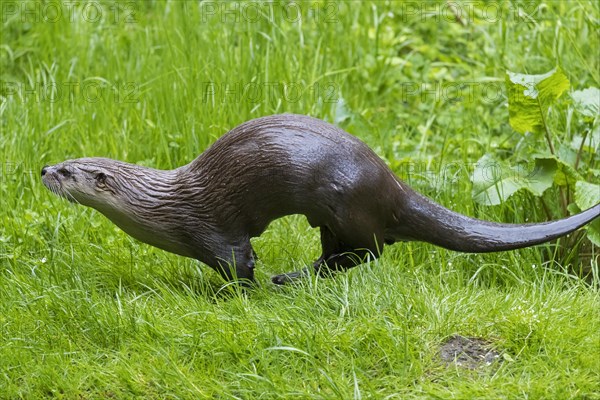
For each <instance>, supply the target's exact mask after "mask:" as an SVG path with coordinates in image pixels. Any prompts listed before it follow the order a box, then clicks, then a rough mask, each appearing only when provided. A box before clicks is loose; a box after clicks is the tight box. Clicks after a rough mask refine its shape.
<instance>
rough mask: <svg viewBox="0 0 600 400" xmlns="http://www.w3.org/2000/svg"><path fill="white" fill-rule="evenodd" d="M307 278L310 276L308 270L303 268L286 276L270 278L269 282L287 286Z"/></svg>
mask: <svg viewBox="0 0 600 400" xmlns="http://www.w3.org/2000/svg"><path fill="white" fill-rule="evenodd" d="M308 276H310V272H309V271H308V268H304V269H302V270H301V271H296V272H288V273H287V274H281V275H275V276H272V277H271V281H272V282H273V283H274V284H276V285H287V284H290V283H294V282H296V281H298V280H299V279H303V278H306V277H308Z"/></svg>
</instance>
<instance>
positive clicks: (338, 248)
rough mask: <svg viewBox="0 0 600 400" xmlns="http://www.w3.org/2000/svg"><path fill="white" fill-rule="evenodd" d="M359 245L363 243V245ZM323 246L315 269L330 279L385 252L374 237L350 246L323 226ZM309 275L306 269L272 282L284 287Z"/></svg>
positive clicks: (277, 276)
mask: <svg viewBox="0 0 600 400" xmlns="http://www.w3.org/2000/svg"><path fill="white" fill-rule="evenodd" d="M358 243H363V245H359V244H358ZM321 246H322V247H323V253H322V255H321V257H319V259H318V260H317V261H315V262H314V263H313V268H314V270H315V272H316V273H317V274H318V275H319V276H322V277H330V276H332V275H333V274H334V273H335V272H341V271H345V270H347V269H349V268H352V267H355V266H357V265H360V264H364V263H365V262H367V261H371V260H373V259H375V258H377V257H378V256H379V254H380V253H381V251H382V250H383V241H381V240H378V239H377V238H376V236H373V237H372V238H370V239H367V238H362V240H358V241H353V245H348V244H346V243H344V242H343V241H341V240H340V239H339V238H338V237H337V236H336V235H334V234H333V232H332V231H331V230H330V229H329V228H327V227H324V226H323V227H321ZM308 275H309V270H308V269H307V268H304V269H302V270H301V271H296V272H289V273H286V274H280V275H275V276H273V277H272V278H271V281H272V282H273V283H275V284H277V285H284V284H287V283H291V282H293V281H295V280H298V279H301V278H304V277H306V276H308Z"/></svg>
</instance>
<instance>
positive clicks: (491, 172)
mask: <svg viewBox="0 0 600 400" xmlns="http://www.w3.org/2000/svg"><path fill="white" fill-rule="evenodd" d="M556 165H557V164H556V160H554V159H552V158H538V159H536V160H535V167H534V168H533V170H530V169H528V168H524V167H522V166H519V167H510V166H509V165H508V164H507V163H506V162H504V161H500V160H495V159H493V158H492V157H491V156H489V155H485V156H483V157H482V158H481V159H480V160H479V161H478V162H477V164H476V166H475V170H474V171H473V175H472V178H471V181H472V182H473V199H474V200H475V201H476V202H477V203H480V204H485V205H497V204H500V203H502V202H503V201H506V200H507V199H508V198H509V197H510V196H512V195H513V194H514V193H516V192H517V191H519V190H523V189H524V190H527V191H529V192H531V193H532V194H534V195H535V196H541V195H542V194H543V193H544V191H545V190H546V189H548V188H549V187H550V186H552V183H553V182H554V175H555V173H556V170H557V166H556Z"/></svg>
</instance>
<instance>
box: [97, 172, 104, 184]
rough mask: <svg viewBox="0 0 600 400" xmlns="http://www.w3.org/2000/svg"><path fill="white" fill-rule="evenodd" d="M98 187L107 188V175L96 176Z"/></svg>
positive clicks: (102, 173)
mask: <svg viewBox="0 0 600 400" xmlns="http://www.w3.org/2000/svg"><path fill="white" fill-rule="evenodd" d="M96 185H98V186H99V187H104V186H106V174H105V173H104V172H99V173H97V174H96Z"/></svg>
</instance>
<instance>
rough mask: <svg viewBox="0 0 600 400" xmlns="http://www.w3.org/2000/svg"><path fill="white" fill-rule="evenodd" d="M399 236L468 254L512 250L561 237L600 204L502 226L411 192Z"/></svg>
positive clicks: (597, 211) (593, 215)
mask: <svg viewBox="0 0 600 400" xmlns="http://www.w3.org/2000/svg"><path fill="white" fill-rule="evenodd" d="M403 209H404V213H403V217H404V218H403V219H404V220H405V221H406V222H407V223H406V225H403V226H402V227H400V229H401V232H399V233H400V236H401V237H402V239H404V240H406V239H408V240H418V241H424V242H428V243H432V244H435V245H437V246H441V247H444V248H446V249H450V250H455V251H462V252H468V253H488V252H494V251H503V250H514V249H520V248H523V247H528V246H533V245H536V244H540V243H544V242H548V241H550V240H553V239H556V238H559V237H561V236H564V235H566V234H568V233H570V232H572V231H574V230H576V229H578V228H580V227H582V226H583V225H585V224H587V223H589V222H591V221H592V220H594V219H596V218H598V217H600V203H598V204H596V205H595V206H594V207H592V208H590V209H588V210H586V211H583V212H582V213H579V214H577V215H573V216H571V217H567V218H564V219H560V220H557V221H550V222H544V223H534V224H502V223H495V222H488V221H482V220H478V219H475V218H469V217H467V216H464V215H462V214H458V213H455V212H453V211H450V210H448V209H447V208H444V207H442V206H441V205H439V204H437V203H434V202H433V201H431V200H429V199H428V198H426V197H424V196H422V195H420V194H418V193H416V192H413V193H411V195H409V196H408V201H407V202H405V203H404V207H403Z"/></svg>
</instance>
